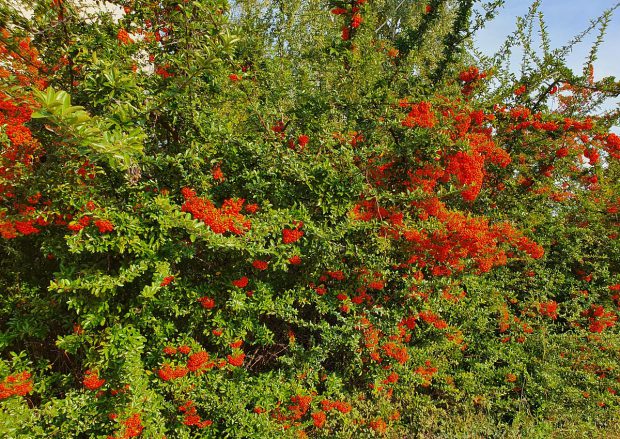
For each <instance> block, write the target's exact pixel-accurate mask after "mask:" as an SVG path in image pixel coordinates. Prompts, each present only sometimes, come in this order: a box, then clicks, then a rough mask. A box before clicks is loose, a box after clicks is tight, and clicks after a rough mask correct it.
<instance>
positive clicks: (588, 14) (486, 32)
mask: <svg viewBox="0 0 620 439" xmlns="http://www.w3.org/2000/svg"><path fill="white" fill-rule="evenodd" d="M531 3H532V1H531V0H506V5H505V6H504V8H503V9H502V11H501V13H500V14H499V16H498V17H497V18H496V19H495V20H494V21H493V22H491V23H489V24H488V25H487V27H486V28H485V29H483V30H482V31H481V32H479V34H478V37H477V38H476V40H477V45H478V47H479V48H480V49H481V50H482V52H483V53H485V54H493V53H495V52H496V50H497V49H498V48H499V46H500V45H501V43H502V42H503V41H504V39H505V38H506V36H508V35H509V34H510V33H511V32H512V31H514V30H515V28H516V17H517V16H523V15H525V14H526V13H527V10H528V8H529V6H530V5H531ZM616 3H618V0H543V1H542V7H541V10H542V11H543V13H544V16H545V20H546V22H547V27H548V32H549V36H550V39H551V45H552V47H560V46H563V45H564V44H565V43H566V42H568V41H569V40H570V39H571V38H572V37H573V36H575V35H576V34H578V33H579V32H581V31H582V30H584V29H585V28H586V27H587V26H588V25H589V21H590V20H591V19H595V18H596V17H598V16H599V15H600V14H601V13H602V12H603V11H604V10H605V9H607V8H610V7H612V6H614V5H615V4H616ZM595 38H596V32H594V33H593V34H592V35H591V36H590V37H588V38H587V39H586V40H585V42H584V43H581V44H579V45H578V46H576V47H575V50H574V51H573V53H572V54H571V55H570V56H569V57H568V61H569V65H570V66H571V67H573V68H576V69H581V68H582V66H583V63H584V61H585V59H586V57H587V55H588V52H589V49H590V46H591V43H592V42H593V41H594V39H595ZM513 63H514V65H513V68H518V66H519V65H520V58H519V59H515V60H514V61H513ZM594 72H595V75H594V76H595V79H600V78H601V77H603V76H609V75H612V76H615V77H616V78H618V79H620V8H619V9H616V11H615V12H614V16H613V18H612V21H611V23H610V25H609V27H608V30H607V37H606V39H605V43H603V45H602V46H601V49H600V52H599V56H598V60H597V61H596V63H595V65H594Z"/></svg>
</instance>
